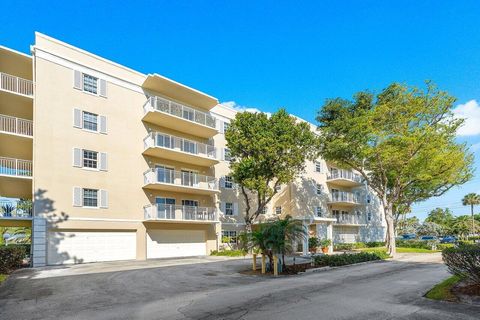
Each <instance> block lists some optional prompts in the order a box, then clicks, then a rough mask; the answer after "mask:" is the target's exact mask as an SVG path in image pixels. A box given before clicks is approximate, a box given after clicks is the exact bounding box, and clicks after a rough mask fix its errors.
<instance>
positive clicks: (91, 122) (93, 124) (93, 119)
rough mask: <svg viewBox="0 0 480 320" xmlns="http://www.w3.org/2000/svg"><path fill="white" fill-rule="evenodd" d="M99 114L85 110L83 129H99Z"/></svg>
mask: <svg viewBox="0 0 480 320" xmlns="http://www.w3.org/2000/svg"><path fill="white" fill-rule="evenodd" d="M97 118H98V115H96V114H95V113H90V112H86V111H83V129H87V130H90V131H98V121H97Z"/></svg>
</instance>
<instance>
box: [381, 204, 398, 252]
mask: <svg viewBox="0 0 480 320" xmlns="http://www.w3.org/2000/svg"><path fill="white" fill-rule="evenodd" d="M383 210H384V212H385V222H386V223H387V237H386V244H387V253H388V254H389V255H390V256H392V257H395V255H396V254H397V248H396V244H395V224H394V218H393V208H392V205H391V204H389V203H387V202H386V201H385V204H384V205H383Z"/></svg>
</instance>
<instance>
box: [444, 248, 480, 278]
mask: <svg viewBox="0 0 480 320" xmlns="http://www.w3.org/2000/svg"><path fill="white" fill-rule="evenodd" d="M442 258H443V262H445V264H446V265H447V267H448V270H449V271H450V273H452V274H455V275H457V276H460V277H465V278H468V279H469V280H470V281H472V282H473V283H475V284H478V285H480V245H468V244H467V245H460V246H458V247H457V248H447V249H444V250H443V251H442Z"/></svg>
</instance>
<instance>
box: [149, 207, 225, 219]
mask: <svg viewBox="0 0 480 320" xmlns="http://www.w3.org/2000/svg"><path fill="white" fill-rule="evenodd" d="M143 212H144V215H145V220H172V221H173V220H176V221H200V222H202V221H217V220H218V217H217V210H216V209H215V208H209V207H194V206H180V205H173V204H149V205H146V206H145V207H143Z"/></svg>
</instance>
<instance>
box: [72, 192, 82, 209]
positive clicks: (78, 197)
mask: <svg viewBox="0 0 480 320" xmlns="http://www.w3.org/2000/svg"><path fill="white" fill-rule="evenodd" d="M73 206H74V207H81V206H82V188H79V187H73Z"/></svg>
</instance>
